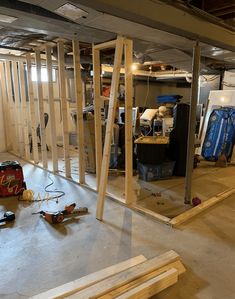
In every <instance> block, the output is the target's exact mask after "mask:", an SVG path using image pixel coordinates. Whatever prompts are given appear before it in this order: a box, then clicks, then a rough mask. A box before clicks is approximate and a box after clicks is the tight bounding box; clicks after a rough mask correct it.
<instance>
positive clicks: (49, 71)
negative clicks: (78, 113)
mask: <svg viewBox="0 0 235 299" xmlns="http://www.w3.org/2000/svg"><path fill="white" fill-rule="evenodd" d="M46 64H47V77H48V82H47V91H48V105H49V122H50V135H51V155H52V165H53V172H54V173H56V172H58V154H57V141H56V137H57V135H56V121H55V104H54V92H53V78H52V59H51V47H50V46H49V45H46Z"/></svg>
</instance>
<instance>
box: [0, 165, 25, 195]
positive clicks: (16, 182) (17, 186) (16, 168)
mask: <svg viewBox="0 0 235 299" xmlns="http://www.w3.org/2000/svg"><path fill="white" fill-rule="evenodd" d="M25 189H26V183H25V181H24V174H23V169H22V166H21V165H20V163H19V162H17V161H5V162H1V163H0V197H7V196H15V195H20V194H22V193H23V191H24V190H25Z"/></svg>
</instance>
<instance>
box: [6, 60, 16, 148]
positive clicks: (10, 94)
mask: <svg viewBox="0 0 235 299" xmlns="http://www.w3.org/2000/svg"><path fill="white" fill-rule="evenodd" d="M5 71H6V85H7V95H8V101H9V107H10V119H11V136H12V145H13V152H14V153H17V151H18V143H17V134H16V125H17V119H16V116H15V108H14V106H15V102H14V100H13V88H12V77H11V64H10V61H6V62H5Z"/></svg>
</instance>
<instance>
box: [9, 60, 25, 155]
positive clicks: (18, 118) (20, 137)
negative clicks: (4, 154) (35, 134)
mask: <svg viewBox="0 0 235 299" xmlns="http://www.w3.org/2000/svg"><path fill="white" fill-rule="evenodd" d="M11 63H12V76H13V89H14V99H15V105H14V107H15V109H14V112H15V118H16V124H17V128H16V134H17V136H16V139H17V142H18V150H19V155H20V157H23V155H24V140H23V125H22V112H21V102H20V87H19V77H18V63H17V62H16V61H12V62H11Z"/></svg>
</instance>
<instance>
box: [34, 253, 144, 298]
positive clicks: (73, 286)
mask: <svg viewBox="0 0 235 299" xmlns="http://www.w3.org/2000/svg"><path fill="white" fill-rule="evenodd" d="M145 261H146V258H145V257H144V256H143V255H139V256H136V257H133V258H131V259H128V260H126V261H124V262H121V263H118V264H116V265H113V266H110V267H107V268H105V269H102V270H100V271H97V272H94V273H91V274H88V275H87V276H84V277H81V278H79V279H76V280H74V281H71V282H69V283H66V284H64V285H61V286H59V287H56V288H54V289H51V290H49V291H47V292H44V293H41V294H39V295H36V296H34V297H32V298H31V299H45V298H47V299H53V298H54V299H55V298H57V299H60V298H65V297H67V296H69V295H72V294H75V293H77V292H78V291H80V290H82V289H85V288H87V287H89V286H91V285H93V284H95V283H97V282H99V281H102V280H104V279H106V278H108V277H110V276H113V275H114V274H117V273H119V272H121V271H124V270H126V269H129V268H131V267H134V266H136V265H139V264H141V263H143V262H145Z"/></svg>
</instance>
